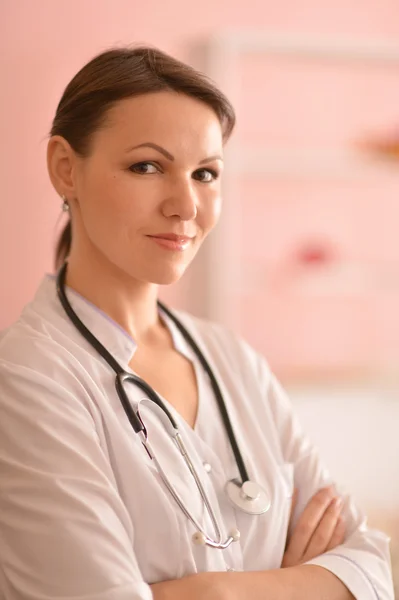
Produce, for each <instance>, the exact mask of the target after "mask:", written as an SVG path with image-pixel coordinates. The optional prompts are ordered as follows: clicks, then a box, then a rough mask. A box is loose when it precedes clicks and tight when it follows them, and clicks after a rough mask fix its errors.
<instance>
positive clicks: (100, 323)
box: [0, 276, 393, 600]
mask: <svg viewBox="0 0 399 600" xmlns="http://www.w3.org/2000/svg"><path fill="white" fill-rule="evenodd" d="M67 295H68V298H69V300H70V302H71V304H72V306H73V307H74V309H75V310H76V312H77V313H78V315H79V316H80V318H81V319H82V320H83V321H84V323H85V324H86V325H87V326H88V327H89V329H91V330H92V332H93V333H94V335H96V336H97V337H98V338H99V339H100V341H101V342H102V343H103V344H104V345H105V346H106V348H107V349H108V350H109V351H110V352H111V353H112V354H113V355H114V356H115V358H116V359H117V360H118V361H119V362H120V364H121V365H122V366H123V367H124V368H125V369H126V370H129V367H128V363H129V361H130V359H131V357H132V355H133V353H134V350H135V342H134V341H133V340H132V339H131V338H130V337H129V335H128V334H127V333H126V332H125V331H123V330H122V329H121V328H120V327H119V326H118V325H116V324H115V323H114V322H113V321H112V320H111V319H110V318H109V317H107V316H106V315H105V314H104V313H102V312H101V311H100V310H99V309H97V308H96V307H94V306H93V305H92V304H90V303H89V302H87V301H86V300H84V299H83V298H82V297H81V296H79V295H78V294H76V293H75V292H72V291H71V290H67ZM164 318H165V317H164ZM180 318H181V319H182V321H183V322H184V324H185V325H186V327H187V328H188V329H189V330H190V331H191V332H192V334H193V336H194V338H195V339H196V341H197V343H198V344H199V346H200V347H201V349H202V350H203V352H204V353H205V355H206V356H207V358H208V359H209V361H210V364H211V366H212V368H213V370H214V372H215V374H216V377H217V379H218V381H219V383H220V385H221V389H222V392H223V394H224V398H225V402H226V405H227V409H228V412H229V415H230V417H231V421H232V424H233V427H234V430H235V432H236V436H237V439H238V443H239V445H240V448H241V451H242V453H243V456H244V460H245V463H246V465H247V469H248V471H249V474H250V477H251V479H253V480H254V481H257V482H258V483H260V484H262V485H263V486H264V487H265V488H266V490H267V491H268V493H269V494H270V495H271V499H272V507H271V509H270V510H269V511H268V512H267V513H266V514H264V515H261V516H250V515H248V514H245V513H243V512H241V511H239V510H236V509H235V508H233V507H232V505H230V503H229V501H228V499H227V497H226V495H225V493H224V489H223V488H224V485H225V483H226V482H227V481H228V480H229V479H231V478H234V477H237V476H238V471H237V467H236V464H235V461H234V457H233V453H232V451H231V448H230V445H229V441H228V438H227V435H226V433H225V431H224V427H223V424H222V421H221V418H220V416H219V413H218V408H217V405H216V402H215V399H214V396H213V393H212V390H211V387H210V384H209V381H208V380H207V376H206V375H205V374H204V372H203V370H202V369H201V367H200V366H199V365H198V362H197V360H195V358H194V357H193V353H192V351H191V350H190V349H188V348H187V345H186V343H185V342H184V340H183V338H182V336H181V335H180V334H179V332H178V331H177V329H176V328H175V326H173V325H172V324H171V323H170V322H169V321H168V319H166V318H165V321H166V323H167V324H168V326H169V327H170V330H171V332H172V336H173V339H174V343H175V346H176V348H177V349H178V350H179V351H181V352H182V353H183V354H184V355H185V356H187V357H188V358H190V359H191V360H193V362H194V366H195V370H196V374H197V381H198V386H199V411H198V417H197V421H196V424H195V428H194V430H192V429H191V428H190V427H189V426H188V425H187V424H186V423H185V421H184V420H183V419H182V418H181V417H180V416H179V414H178V413H177V412H176V411H175V410H174V409H173V407H172V406H170V405H169V409H170V411H171V412H172V414H173V415H174V417H175V419H176V420H177V422H178V424H179V426H180V428H181V432H182V436H183V437H184V440H185V443H186V446H187V447H188V450H189V452H190V455H191V458H192V460H193V462H194V463H195V465H196V468H197V469H198V472H199V474H200V477H201V479H202V482H203V484H204V486H205V488H206V491H207V493H208V495H209V497H210V500H211V502H212V506H213V508H214V511H215V513H216V516H217V518H218V522H219V523H220V524H221V527H222V530H223V535H224V536H226V535H227V534H228V532H229V530H231V529H232V528H235V527H236V528H238V529H239V530H240V532H241V540H240V541H239V542H237V543H233V544H232V545H231V546H230V547H229V548H227V549H226V550H223V551H222V550H215V549H212V548H209V547H201V546H196V545H194V544H193V542H192V539H191V538H192V534H193V533H194V528H193V526H192V525H191V523H190V522H189V521H188V520H187V518H186V517H185V516H184V514H183V513H182V511H181V510H180V509H179V508H178V507H177V505H176V504H175V502H174V500H173V499H172V497H171V496H170V494H169V493H168V491H167V490H166V488H165V486H164V485H163V483H162V482H161V481H160V477H159V475H158V473H157V471H156V469H155V467H154V465H153V464H152V462H151V460H150V459H149V457H148V456H147V454H146V452H145V450H144V448H143V446H142V444H141V442H140V440H139V438H138V436H136V435H135V434H134V432H133V430H132V429H131V426H130V425H129V422H128V420H127V418H126V416H125V413H124V411H123V409H122V407H121V405H120V403H119V400H118V397H117V394H116V392H115V386H114V381H115V376H114V374H113V372H112V370H111V369H110V367H109V366H108V365H107V364H106V363H105V362H104V360H103V359H102V358H101V357H100V356H98V354H97V353H96V351H95V350H93V349H92V348H91V346H90V345H89V344H88V342H86V341H85V340H84V339H83V338H82V337H81V334H80V333H79V332H78V331H77V330H76V329H75V327H74V326H73V325H72V324H71V322H70V321H69V319H68V318H67V316H66V315H65V312H64V310H63V309H62V307H61V305H60V303H59V300H58V299H57V296H56V292H55V281H54V278H53V277H51V276H47V277H46V278H45V279H44V280H43V282H42V284H41V286H40V288H39V290H38V292H37V294H36V296H35V299H34V300H33V301H32V303H30V304H29V305H28V306H27V307H26V308H25V309H24V311H23V313H22V315H21V317H20V319H19V320H18V321H17V322H16V323H15V324H14V325H13V326H11V327H10V328H9V329H8V330H7V331H6V332H5V333H4V334H3V336H2V338H1V340H0V597H1V599H4V600H50V599H51V600H56V599H57V598H59V599H61V598H62V600H147V599H150V598H151V597H152V594H151V589H150V587H149V585H148V584H151V583H155V582H159V581H163V580H167V579H175V578H180V577H183V576H185V575H188V574H191V573H196V572H200V571H225V570H229V569H235V570H245V571H251V570H267V569H274V568H278V567H279V566H280V565H281V559H282V556H283V552H284V545H285V542H286V535H287V527H288V521H289V512H290V505H291V496H292V492H293V486H294V485H295V486H296V487H297V488H299V491H300V495H299V501H298V506H297V510H296V517H298V515H299V514H300V512H301V511H302V510H303V508H304V506H305V504H306V503H307V501H308V500H309V499H310V498H311V496H313V494H314V493H315V492H316V491H317V490H318V489H319V488H320V487H321V486H324V485H325V484H327V483H330V479H329V475H328V473H327V472H326V470H325V469H324V468H323V467H322V465H321V463H320V460H319V457H318V454H317V451H316V449H315V448H314V447H312V445H311V444H310V443H309V441H308V440H307V439H306V438H305V437H304V435H303V433H302V431H301V429H300V427H299V425H298V423H297V422H296V420H295V418H294V417H293V414H292V409H291V405H290V403H289V401H288V399H287V397H286V396H285V394H284V392H283V390H282V389H281V387H280V386H279V384H278V383H277V381H276V380H275V378H274V377H273V375H272V374H271V372H270V370H269V368H268V366H267V364H266V363H265V361H264V360H263V359H262V357H260V356H259V355H258V354H256V353H255V352H254V351H253V350H252V349H251V348H250V347H249V346H248V345H247V344H245V343H244V342H242V341H241V340H239V339H237V337H235V336H234V335H233V334H232V333H230V332H229V331H227V330H226V329H224V328H222V327H220V326H218V325H215V324H212V323H208V322H205V321H202V320H199V319H196V318H193V317H191V316H188V315H184V314H181V315H180ZM129 396H130V399H131V402H132V403H133V405H134V404H135V403H137V401H138V400H140V399H141V398H143V397H144V394H143V392H141V391H140V390H138V389H137V388H135V387H134V386H130V387H129ZM166 403H167V402H166ZM142 414H143V416H144V420H145V424H146V426H147V428H148V433H149V440H150V441H151V444H152V446H153V448H154V450H155V451H156V453H157V457H158V459H159V460H160V462H161V464H162V466H163V467H164V469H165V471H166V473H167V474H168V476H169V478H170V480H171V481H172V483H173V484H174V485H175V487H176V489H177V490H178V492H179V493H180V495H181V497H182V498H183V499H184V502H185V503H186V505H187V506H188V507H189V508H190V510H191V511H192V513H193V514H194V515H195V516H196V518H197V519H198V520H199V521H200V522H201V523H203V524H204V527H205V530H206V531H207V533H209V534H210V535H211V536H213V529H212V526H211V523H210V521H209V517H208V515H207V513H206V511H205V510H204V507H203V502H202V501H201V498H200V496H199V494H198V491H197V489H196V487H195V484H194V482H193V479H192V477H191V475H190V473H189V471H188V469H187V468H186V466H185V465H184V462H183V461H182V458H181V456H180V455H179V454H178V452H177V449H176V447H175V446H174V444H173V442H172V441H171V439H170V437H169V436H168V434H167V433H166V430H165V428H164V426H163V425H162V420H161V419H160V418H159V415H158V413H157V410H155V409H152V408H150V407H148V406H147V407H146V408H143V411H142ZM337 435H339V432H337ZM337 443H338V442H337ZM344 515H345V517H346V521H347V529H348V535H347V539H346V542H345V544H343V545H341V546H339V547H338V548H336V549H335V550H334V551H332V552H328V553H327V554H324V555H322V556H320V557H318V558H316V559H314V560H312V561H311V563H313V564H316V565H320V566H323V567H325V568H326V569H329V570H330V571H332V572H333V573H335V575H337V576H338V577H339V578H340V579H341V580H342V581H343V582H344V583H345V584H346V585H347V586H348V588H349V589H350V590H351V591H352V593H353V594H354V596H355V597H356V598H357V599H358V600H378V599H379V600H392V599H393V591H392V582H391V575H390V565H389V551H388V539H387V537H386V536H385V535H384V534H382V533H380V532H376V531H371V530H369V529H367V527H366V525H365V522H364V518H363V516H362V515H361V514H360V513H359V511H358V510H357V509H356V508H355V506H354V505H353V503H352V502H351V501H349V500H347V501H346V504H345V509H344Z"/></svg>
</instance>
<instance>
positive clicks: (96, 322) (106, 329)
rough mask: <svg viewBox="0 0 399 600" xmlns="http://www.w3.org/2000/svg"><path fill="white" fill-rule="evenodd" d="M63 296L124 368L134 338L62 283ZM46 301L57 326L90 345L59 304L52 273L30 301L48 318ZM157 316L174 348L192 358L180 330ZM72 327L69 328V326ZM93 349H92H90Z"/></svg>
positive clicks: (131, 350) (134, 346) (168, 320)
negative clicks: (54, 315)
mask: <svg viewBox="0 0 399 600" xmlns="http://www.w3.org/2000/svg"><path fill="white" fill-rule="evenodd" d="M65 293H66V295H67V298H68V300H69V302H70V304H71V306H72V308H73V310H74V311H75V312H76V314H77V315H78V317H79V318H80V319H81V321H83V323H84V324H85V325H86V327H87V328H88V329H89V330H90V331H91V332H92V334H93V335H94V336H95V337H96V338H97V339H98V340H99V341H100V342H101V343H102V345H103V346H104V347H105V348H106V349H107V350H108V352H110V354H112V356H113V357H114V358H115V359H116V360H117V361H118V362H120V363H121V364H122V366H123V367H124V368H126V367H127V366H128V364H129V362H130V361H131V359H132V357H133V356H134V353H135V351H136V348H137V343H136V341H135V340H134V339H133V338H132V337H131V336H130V335H129V334H128V333H127V331H125V330H124V329H123V327H121V325H119V324H118V323H116V321H114V320H113V319H111V317H109V316H108V315H107V314H106V313H105V312H103V311H102V310H101V309H100V308H98V307H97V306H95V305H94V304H92V303H91V302H89V300H86V298H84V297H83V296H81V295H80V294H79V293H78V292H75V291H74V290H73V289H71V288H69V287H68V286H65ZM49 304H51V305H52V308H53V309H55V311H56V313H57V316H58V317H59V319H60V326H61V327H62V328H63V329H64V330H66V329H68V335H71V332H72V334H73V335H76V336H77V337H78V338H79V343H80V344H81V345H82V344H87V346H88V348H90V349H91V348H92V347H91V345H90V344H89V342H87V341H86V340H83V339H82V336H81V334H80V333H79V332H78V330H77V329H76V328H75V326H74V325H73V324H72V323H71V321H70V320H69V318H68V316H67V314H66V313H65V311H64V309H63V308H62V306H61V303H60V301H59V300H58V297H57V291H56V277H55V275H50V274H48V275H46V277H45V278H44V279H43V281H42V283H41V285H40V287H39V289H38V291H37V293H36V296H35V298H34V300H33V308H34V309H35V310H36V311H37V312H40V313H41V314H43V317H44V318H46V319H48V317H49V313H48V308H49ZM160 316H161V318H162V320H163V321H164V323H165V325H166V326H167V327H168V329H169V331H170V334H171V336H172V340H173V345H174V348H175V349H176V350H177V351H178V352H180V353H181V354H182V355H183V356H185V357H186V358H187V359H189V360H192V358H193V357H192V352H190V349H189V348H187V344H186V343H185V341H184V338H183V337H182V335H181V333H180V331H179V330H178V329H177V327H176V325H175V324H174V323H173V321H172V320H171V319H170V318H169V317H168V316H167V315H166V314H165V313H164V312H163V311H162V310H160ZM72 328H73V329H72ZM93 352H95V350H94V349H93Z"/></svg>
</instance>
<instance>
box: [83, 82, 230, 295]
mask: <svg viewBox="0 0 399 600" xmlns="http://www.w3.org/2000/svg"><path fill="white" fill-rule="evenodd" d="M222 151H223V140H222V131H221V126H220V123H219V120H218V118H217V116H216V114H215V113H214V112H213V110H212V109H211V108H209V107H208V106H207V105H205V104H204V103H202V102H200V101H198V100H195V99H193V98H190V97H187V96H185V95H183V94H177V93H174V92H160V93H154V94H146V95H143V96H139V97H136V98H129V99H126V100H122V101H120V102H119V103H117V104H116V105H115V106H114V107H113V108H112V109H111V110H110V111H109V113H108V116H107V120H106V123H105V126H104V127H102V128H101V129H100V130H98V131H97V132H96V133H95V134H94V136H93V138H92V145H91V151H90V155H89V156H88V157H86V158H78V159H77V163H76V166H75V169H74V175H75V176H74V180H75V181H74V185H75V200H74V201H73V202H72V217H73V220H74V241H73V243H74V244H75V242H76V243H77V247H79V248H82V247H83V248H84V247H86V248H89V249H90V252H92V251H94V252H95V254H96V262H98V260H100V261H105V262H106V263H107V265H108V266H110V265H111V267H115V268H116V269H117V270H120V271H122V272H123V273H124V274H126V275H128V276H131V277H133V278H135V279H137V280H140V281H143V282H144V281H146V282H151V283H157V284H168V283H173V282H174V281H176V280H177V279H178V278H179V277H180V276H181V275H182V274H183V272H184V271H185V269H186V267H187V266H188V265H189V264H190V262H191V260H192V259H193V258H194V256H195V254H196V252H197V251H198V249H199V247H200V245H201V243H202V241H203V240H204V238H205V237H206V236H207V234H208V233H209V232H210V231H211V229H212V228H213V227H214V225H215V224H216V222H217V220H218V217H219V213H220V209H221V185H220V175H221V171H222ZM80 242H84V243H83V244H81V243H80Z"/></svg>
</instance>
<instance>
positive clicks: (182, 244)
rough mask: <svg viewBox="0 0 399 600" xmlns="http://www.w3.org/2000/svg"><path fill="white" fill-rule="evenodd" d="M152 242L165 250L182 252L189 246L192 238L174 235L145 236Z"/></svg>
mask: <svg viewBox="0 0 399 600" xmlns="http://www.w3.org/2000/svg"><path fill="white" fill-rule="evenodd" d="M147 237H149V238H150V239H152V240H154V242H155V243H156V244H158V245H159V246H162V247H163V248H166V249H167V250H174V251H180V252H181V251H182V250H186V248H187V247H188V246H189V245H190V243H191V242H192V240H193V239H194V237H189V236H187V235H178V234H176V233H158V234H156V235H149V236H147Z"/></svg>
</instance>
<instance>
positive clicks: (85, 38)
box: [0, 0, 399, 329]
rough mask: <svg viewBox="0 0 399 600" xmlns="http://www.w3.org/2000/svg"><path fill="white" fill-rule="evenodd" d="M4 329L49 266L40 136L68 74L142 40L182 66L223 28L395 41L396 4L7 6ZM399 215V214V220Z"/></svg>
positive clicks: (2, 102) (50, 213) (266, 0)
mask: <svg viewBox="0 0 399 600" xmlns="http://www.w3.org/2000/svg"><path fill="white" fill-rule="evenodd" d="M0 23H1V25H0V28H1V30H2V31H1V36H0V57H1V58H0V61H1V63H2V64H1V73H2V91H1V94H0V122H1V128H0V131H1V138H0V139H1V146H0V151H1V161H0V169H1V195H0V281H1V282H2V283H1V288H0V289H1V292H0V329H1V328H3V327H5V326H6V325H8V324H9V323H10V322H12V321H13V320H14V319H15V318H16V317H17V315H18V314H19V312H20V310H21V308H22V306H23V305H24V303H25V302H26V301H27V300H28V299H29V298H30V297H31V295H32V293H33V291H34V289H35V288H36V286H37V283H38V281H39V280H40V278H41V276H42V273H43V272H44V271H46V270H48V269H50V268H51V260H52V246H53V243H54V239H55V223H56V221H57V218H58V216H59V214H60V201H59V199H58V198H57V197H56V195H55V194H54V192H53V190H52V188H51V186H50V184H49V182H48V179H47V174H46V166H45V148H46V134H47V132H48V129H49V127H50V122H51V118H52V116H53V113H54V110H55V106H56V103H57V101H58V99H59V97H60V94H61V92H62V89H63V87H64V86H65V84H66V83H67V82H68V80H69V79H70V78H71V76H72V75H73V74H74V73H75V72H76V71H77V70H78V69H79V68H80V67H81V66H82V65H83V63H84V62H85V61H86V60H88V59H89V58H90V57H91V56H92V55H93V54H95V53H97V52H99V51H101V50H102V49H104V48H106V47H108V46H110V45H112V44H126V43H132V42H134V43H137V42H145V43H151V44H154V45H157V46H159V47H161V48H162V49H164V50H165V51H168V52H171V53H174V54H175V55H176V56H178V57H180V58H182V59H189V57H190V55H191V51H192V49H193V47H194V46H195V45H196V44H198V42H201V41H203V40H204V39H206V38H207V36H208V35H209V34H211V33H215V32H218V31H220V30H222V29H235V28H246V29H252V28H257V29H262V30H267V31H269V32H271V31H282V32H284V31H293V32H304V33H317V34H323V33H325V34H328V35H330V36H340V35H352V34H353V36H359V37H362V36H363V37H368V36H372V37H386V38H387V39H390V40H392V41H393V42H394V41H396V40H397V39H398V35H399V8H398V4H397V0H379V1H378V2H376V1H375V0H352V1H350V2H348V1H347V0H329V1H325V2H318V1H317V0H302V1H297V2H292V0H289V1H287V0H286V1H285V2H284V1H283V2H272V1H271V0H246V2H241V1H240V2H238V1H237V2H232V1H231V0H224V1H216V2H215V0H202V1H201V3H191V2H184V1H183V0H165V1H161V0H157V1H156V0H147V2H145V3H142V2H138V1H132V0H68V2H54V0H40V2H32V1H31V0H3V1H2V2H1V4H0ZM398 216H399V214H398Z"/></svg>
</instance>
